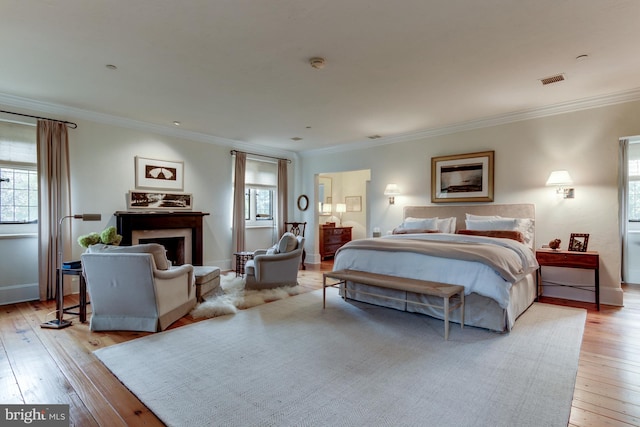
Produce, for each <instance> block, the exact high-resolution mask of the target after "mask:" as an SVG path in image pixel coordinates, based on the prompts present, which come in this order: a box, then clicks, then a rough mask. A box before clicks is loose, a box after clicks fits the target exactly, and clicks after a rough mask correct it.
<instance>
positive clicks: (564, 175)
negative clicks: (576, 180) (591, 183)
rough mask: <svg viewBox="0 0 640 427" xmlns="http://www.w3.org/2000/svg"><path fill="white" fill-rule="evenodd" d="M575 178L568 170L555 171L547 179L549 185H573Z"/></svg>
mask: <svg viewBox="0 0 640 427" xmlns="http://www.w3.org/2000/svg"><path fill="white" fill-rule="evenodd" d="M571 184H573V180H572V179H571V175H569V172H567V171H553V172H551V174H550V175H549V179H547V185H571Z"/></svg>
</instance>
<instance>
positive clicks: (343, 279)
mask: <svg viewBox="0 0 640 427" xmlns="http://www.w3.org/2000/svg"><path fill="white" fill-rule="evenodd" d="M328 278H329V279H335V280H338V282H335V283H329V284H327V279H328ZM347 282H354V283H362V284H364V285H371V286H376V287H379V288H385V289H394V290H400V291H405V292H413V293H416V294H424V295H431V296H436V297H440V298H442V299H443V305H442V306H438V305H433V304H427V303H422V302H417V301H407V299H406V298H405V299H400V298H395V297H390V296H387V295H381V294H376V293H373V292H364V291H360V290H359V291H358V292H359V293H362V294H366V295H372V296H376V297H380V298H386V299H390V300H395V301H403V302H410V303H411V304H419V305H425V306H429V307H436V308H441V309H443V311H444V339H445V340H448V339H449V313H450V312H451V311H453V310H455V309H457V308H458V307H459V308H460V327H461V328H464V286H460V285H449V284H446V283H438V282H431V281H428V280H418V279H409V278H406V277H397V276H388V275H385V274H377V273H369V272H366V271H357V270H337V271H330V272H327V273H324V274H323V275H322V308H325V306H326V295H327V294H326V292H327V288H328V287H336V286H339V285H344V286H345V295H346V290H347ZM455 295H458V298H457V301H456V302H454V303H453V304H450V301H449V300H450V298H451V297H453V296H455Z"/></svg>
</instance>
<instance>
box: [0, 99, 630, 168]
mask: <svg viewBox="0 0 640 427" xmlns="http://www.w3.org/2000/svg"><path fill="white" fill-rule="evenodd" d="M638 100H640V88H636V89H632V90H628V91H624V92H617V93H613V94H608V95H602V96H596V97H591V98H584V99H579V100H576V101H569V102H563V103H559V104H555V105H550V106H546V107H541V108H533V109H529V110H522V111H518V112H513V113H507V114H501V115H497V116H492V117H486V118H482V119H478V120H470V121H466V122H461V123H456V124H453V125H449V126H442V127H437V128H432V129H425V130H421V131H418V132H412V133H406V134H400V135H393V136H389V137H384V138H380V139H378V140H375V141H372V140H369V139H362V140H357V141H352V142H347V143H345V144H341V145H335V146H331V147H324V148H318V149H311V150H304V151H299V152H295V151H287V150H279V149H274V148H271V147H268V148H265V147H262V146H259V145H255V144H250V143H246V142H242V141H236V140H232V139H227V138H221V137H217V136H214V135H209V134H204V133H200V132H192V131H188V130H184V129H179V128H176V127H171V126H161V125H154V124H151V123H147V122H141V121H138V120H132V119H127V118H124V117H119V116H113V115H109V114H103V113H97V112H94V111H89V110H83V109H80V108H74V107H68V106H64V105H59V104H53V103H48V102H43V101H36V100H33V99H27V98H21V97H18V96H14V95H8V94H2V93H0V104H2V105H5V106H9V107H13V108H20V109H25V110H29V111H35V112H39V113H46V114H50V115H56V116H59V117H65V118H67V119H83V120H88V121H92V122H97V123H102V124H107V125H111V126H118V127H123V128H128V129H134V130H138V131H143V132H151V133H156V134H160V135H167V136H171V137H175V138H183V139H187V140H190V141H196V142H203V143H207V144H215V145H220V146H223V147H230V148H233V149H238V150H242V151H254V152H256V153H258V154H261V153H264V154H267V155H277V156H281V157H286V156H292V157H294V158H298V157H303V158H304V157H312V156H317V155H324V154H334V153H342V152H347V151H354V150H360V149H367V148H373V147H379V146H384V145H389V144H395V143H398V142H406V141H415V140H418V139H426V138H432V137H435V136H442V135H449V134H453V133H458V132H465V131H470V130H474V129H481V128H486V127H491V126H498V125H503V124H508V123H514V122H519V121H523V120H531V119H537V118H542V117H548V116H554V115H558V114H565V113H571V112H575V111H582V110H588V109H591V108H599V107H606V106H608V105H615V104H623V103H626V102H633V101H638Z"/></svg>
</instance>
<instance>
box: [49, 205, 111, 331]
mask: <svg viewBox="0 0 640 427" xmlns="http://www.w3.org/2000/svg"><path fill="white" fill-rule="evenodd" d="M67 218H73V219H81V220H83V221H100V220H102V215H101V214H76V215H67V216H63V217H62V218H60V220H59V221H58V236H57V237H58V239H57V241H58V263H57V268H58V276H57V280H56V318H55V319H54V320H50V321H48V322H44V323H41V324H40V327H41V328H49V329H62V328H66V327H67V326H71V322H70V321H69V320H64V319H63V318H62V317H63V315H64V281H63V280H64V276H63V274H62V263H63V262H64V258H63V257H62V255H63V250H62V248H63V243H62V224H63V222H64V220H65V219H67Z"/></svg>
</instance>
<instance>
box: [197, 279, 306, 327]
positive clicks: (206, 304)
mask: <svg viewBox="0 0 640 427" xmlns="http://www.w3.org/2000/svg"><path fill="white" fill-rule="evenodd" d="M304 292H307V291H306V290H305V289H303V288H301V287H300V286H282V287H279V288H274V289H262V290H253V289H249V290H245V289H244V278H243V277H236V275H235V273H227V274H225V275H220V289H219V290H218V291H217V292H216V290H214V291H212V292H210V293H208V294H206V295H204V296H203V298H204V301H203V302H202V303H200V304H198V305H196V307H195V308H194V309H193V310H192V311H191V315H192V316H193V317H194V318H195V319H201V318H211V317H218V316H224V315H227V314H235V313H237V312H238V310H244V309H247V308H251V307H255V306H257V305H261V304H265V303H267V302H271V301H277V300H280V299H283V298H287V297H289V296H292V295H298V294H301V293H304Z"/></svg>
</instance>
